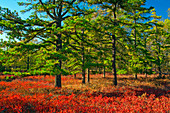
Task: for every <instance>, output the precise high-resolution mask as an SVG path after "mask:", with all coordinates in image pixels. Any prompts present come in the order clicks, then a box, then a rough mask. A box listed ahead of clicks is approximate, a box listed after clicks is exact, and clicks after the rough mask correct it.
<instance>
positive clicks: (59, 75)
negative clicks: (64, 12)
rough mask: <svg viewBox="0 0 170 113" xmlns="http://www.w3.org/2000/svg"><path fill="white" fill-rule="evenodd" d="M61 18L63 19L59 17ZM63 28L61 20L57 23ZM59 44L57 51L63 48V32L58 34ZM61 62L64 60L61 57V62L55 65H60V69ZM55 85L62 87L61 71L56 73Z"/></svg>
mask: <svg viewBox="0 0 170 113" xmlns="http://www.w3.org/2000/svg"><path fill="white" fill-rule="evenodd" d="M59 20H61V19H59ZM58 27H59V28H61V21H60V22H58V23H57V28H58ZM57 38H58V41H57V45H56V51H59V50H60V49H62V40H61V34H57ZM61 64H62V60H61V59H59V63H58V64H56V65H55V68H57V67H59V69H61ZM54 86H55V87H61V73H59V74H58V75H55V83H54Z"/></svg>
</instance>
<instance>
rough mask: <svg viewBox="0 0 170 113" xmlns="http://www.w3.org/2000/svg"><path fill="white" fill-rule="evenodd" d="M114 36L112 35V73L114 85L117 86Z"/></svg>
mask: <svg viewBox="0 0 170 113" xmlns="http://www.w3.org/2000/svg"><path fill="white" fill-rule="evenodd" d="M115 43H116V36H115V35H112V73H114V85H115V86H116V85H117V74H116V46H115Z"/></svg>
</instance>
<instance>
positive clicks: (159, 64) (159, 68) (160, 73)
mask: <svg viewBox="0 0 170 113" xmlns="http://www.w3.org/2000/svg"><path fill="white" fill-rule="evenodd" d="M156 33H157V34H158V29H157V26H156ZM156 43H157V44H158V43H159V42H158V39H157V36H156ZM159 54H160V44H159V46H158V52H157V59H158V73H159V78H162V72H161V63H160V59H159Z"/></svg>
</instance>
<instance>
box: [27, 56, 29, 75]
mask: <svg viewBox="0 0 170 113" xmlns="http://www.w3.org/2000/svg"><path fill="white" fill-rule="evenodd" d="M29 65H30V59H29V56H28V57H27V72H28V70H29V68H30V67H29Z"/></svg>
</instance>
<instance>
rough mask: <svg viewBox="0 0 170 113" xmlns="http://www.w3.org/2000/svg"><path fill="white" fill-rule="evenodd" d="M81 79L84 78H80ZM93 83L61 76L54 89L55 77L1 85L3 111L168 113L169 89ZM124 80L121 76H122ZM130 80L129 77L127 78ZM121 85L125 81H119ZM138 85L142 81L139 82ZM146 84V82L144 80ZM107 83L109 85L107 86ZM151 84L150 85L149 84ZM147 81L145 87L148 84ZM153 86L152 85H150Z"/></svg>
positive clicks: (102, 80) (97, 78)
mask: <svg viewBox="0 0 170 113" xmlns="http://www.w3.org/2000/svg"><path fill="white" fill-rule="evenodd" d="M78 77H81V76H78ZM91 77H92V78H95V79H92V80H91V84H85V85H82V84H81V79H79V78H78V79H73V77H72V76H63V77H62V84H63V87H62V88H55V87H54V86H53V83H54V81H53V80H54V77H52V76H30V77H25V78H23V79H16V80H13V81H11V82H5V81H1V82H0V112H5V113H12V112H14V113H55V112H59V113H128V112H129V113H169V112H170V98H169V90H167V89H164V88H162V89H161V88H159V87H157V86H156V85H155V86H154V85H153V86H152V87H150V86H148V87H144V86H141V87H140V86H139V85H136V86H135V84H137V83H135V82H133V80H131V82H132V84H131V85H129V84H128V85H127V84H124V85H122V86H121V85H118V86H117V87H114V86H112V84H109V83H110V81H111V80H112V79H111V77H110V78H109V77H108V78H102V77H101V76H100V75H93V76H91ZM120 78H121V77H120ZM127 80H128V78H127ZM119 81H120V82H123V81H126V80H122V81H121V79H120V80H119ZM138 82H141V83H142V82H143V81H142V80H141V81H138ZM145 82H146V81H145ZM106 83H107V85H106ZM148 83H149V82H148ZM148 83H147V82H146V84H148ZM150 84H152V83H150Z"/></svg>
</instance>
